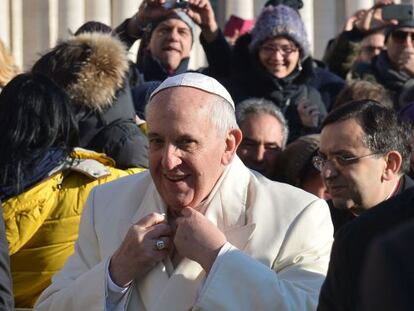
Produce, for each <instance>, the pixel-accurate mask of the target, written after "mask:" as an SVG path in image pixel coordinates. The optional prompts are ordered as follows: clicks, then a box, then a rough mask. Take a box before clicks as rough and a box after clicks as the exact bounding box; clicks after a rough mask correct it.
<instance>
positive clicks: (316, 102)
mask: <svg viewBox="0 0 414 311" xmlns="http://www.w3.org/2000/svg"><path fill="white" fill-rule="evenodd" d="M233 60H234V63H233V74H232V76H231V77H229V78H228V79H227V80H226V81H223V83H224V84H225V86H226V87H227V89H228V90H229V92H230V93H231V95H232V97H233V98H234V99H235V102H236V105H238V103H240V102H241V101H243V100H245V99H248V98H250V97H256V98H265V99H267V100H270V101H272V102H273V104H274V105H276V106H277V107H279V108H280V109H281V111H282V112H283V114H284V116H285V118H286V119H287V121H288V124H289V137H288V142H290V141H293V140H294V139H295V138H298V137H299V136H302V135H305V134H311V133H316V132H318V131H319V126H320V124H321V121H322V120H323V118H324V117H325V115H326V108H325V105H324V103H323V101H322V99H321V96H320V93H319V92H318V91H317V90H316V89H315V88H313V87H311V86H310V85H309V84H308V82H309V79H310V78H311V77H312V75H313V65H312V59H311V57H310V45H309V41H308V37H307V34H306V31H305V26H304V24H303V21H302V20H301V17H300V15H299V13H298V12H297V11H296V10H295V9H293V8H291V7H289V6H287V5H276V6H273V5H268V6H266V7H265V8H264V9H263V10H262V12H261V14H260V15H259V17H258V19H257V21H256V24H255V26H254V28H253V30H252V32H251V33H250V34H247V35H244V36H242V37H240V38H239V40H237V42H236V45H235V46H234V49H233Z"/></svg>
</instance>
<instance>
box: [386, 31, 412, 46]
mask: <svg viewBox="0 0 414 311" xmlns="http://www.w3.org/2000/svg"><path fill="white" fill-rule="evenodd" d="M391 36H392V38H393V39H394V40H395V41H396V42H398V43H402V42H404V41H406V40H407V37H408V36H410V37H411V41H413V42H414V32H408V31H402V30H396V31H393V32H392V33H391Z"/></svg>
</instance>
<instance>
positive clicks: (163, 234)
mask: <svg viewBox="0 0 414 311" xmlns="http://www.w3.org/2000/svg"><path fill="white" fill-rule="evenodd" d="M170 234H171V229H170V226H169V225H168V223H167V221H166V217H165V216H164V215H162V214H158V213H152V214H149V215H147V216H145V217H144V218H142V219H141V220H140V221H138V222H137V223H135V224H133V225H132V226H131V227H130V228H129V230H128V232H127V234H126V236H125V238H124V240H123V241H122V244H121V246H120V247H119V248H118V249H117V250H116V251H115V253H114V254H113V255H112V257H111V262H110V265H109V273H110V275H111V279H112V280H113V281H114V282H115V284H117V285H118V286H120V287H125V286H127V285H128V284H129V283H130V282H131V281H132V280H133V279H135V278H141V277H143V276H144V275H145V274H146V273H147V272H148V271H150V270H151V269H152V268H153V267H154V266H155V265H156V264H157V263H159V262H160V261H162V260H163V259H164V258H165V257H166V256H168V249H169V246H170V243H171V242H170ZM157 241H163V243H161V245H159V246H162V244H164V248H163V249H159V248H157Z"/></svg>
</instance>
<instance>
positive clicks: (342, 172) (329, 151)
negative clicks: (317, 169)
mask: <svg viewBox="0 0 414 311" xmlns="http://www.w3.org/2000/svg"><path fill="white" fill-rule="evenodd" d="M363 134H364V132H363V130H362V128H361V126H360V125H359V123H358V122H357V121H356V120H355V119H349V120H345V121H340V122H337V123H332V124H329V125H326V126H325V127H324V128H323V129H322V133H321V142H320V149H319V152H320V153H321V154H322V155H323V156H324V157H326V158H328V161H327V163H326V164H325V165H324V167H323V169H322V178H323V179H324V182H325V184H326V186H327V188H328V192H329V194H330V196H331V198H332V201H333V203H334V206H335V207H336V208H340V209H354V208H356V209H355V213H359V210H361V209H362V210H363V209H368V208H371V207H373V206H375V205H377V204H378V203H380V202H382V201H383V200H385V199H386V197H387V196H388V195H389V194H390V192H391V190H390V189H389V185H387V184H386V183H385V182H384V178H383V175H384V171H385V169H386V165H387V164H386V160H385V159H384V157H383V156H368V157H364V158H361V159H359V160H356V161H353V162H351V163H348V164H346V165H340V163H334V162H335V161H331V160H330V159H331V158H332V157H333V156H335V155H342V156H344V157H360V156H364V155H369V154H372V153H373V152H372V151H371V150H370V149H369V148H367V147H366V146H365V144H364V143H363Z"/></svg>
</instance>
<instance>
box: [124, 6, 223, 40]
mask: <svg viewBox="0 0 414 311" xmlns="http://www.w3.org/2000/svg"><path fill="white" fill-rule="evenodd" d="M176 9H182V10H184V11H185V13H187V15H188V16H189V17H190V18H191V19H192V20H193V21H194V23H195V24H197V25H198V26H199V27H200V28H201V33H202V34H203V36H204V39H205V40H206V41H207V42H211V41H213V40H214V39H215V38H216V37H217V34H218V26H217V22H216V19H215V15H214V11H213V8H212V6H211V4H210V1H209V0H143V1H142V3H141V5H140V7H139V9H138V12H137V13H136V15H135V16H134V18H133V20H132V21H131V26H129V27H128V31H129V32H130V33H134V29H133V28H135V29H137V28H139V29H142V28H144V27H145V26H146V25H147V24H149V23H151V21H153V20H157V19H159V18H162V17H163V16H166V15H168V14H171V11H172V10H176ZM135 32H136V30H135Z"/></svg>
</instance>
